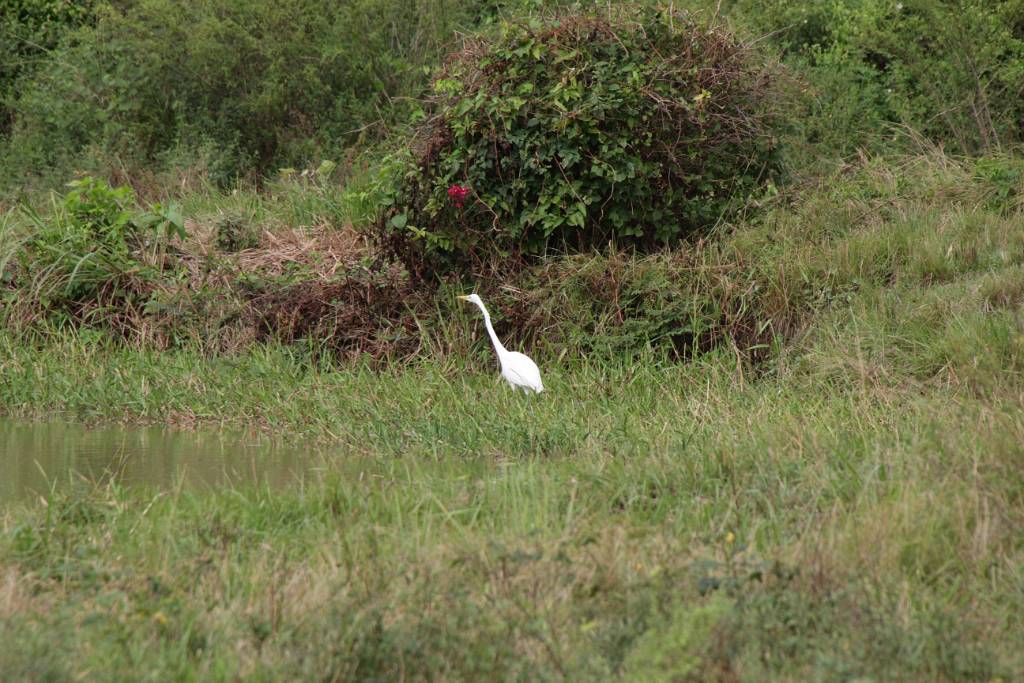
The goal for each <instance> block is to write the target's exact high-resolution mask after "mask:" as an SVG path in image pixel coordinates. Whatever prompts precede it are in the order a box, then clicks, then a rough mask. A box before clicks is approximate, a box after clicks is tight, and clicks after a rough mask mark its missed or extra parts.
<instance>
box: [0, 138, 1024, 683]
mask: <svg viewBox="0 0 1024 683" xmlns="http://www.w3.org/2000/svg"><path fill="white" fill-rule="evenodd" d="M979 177H980V176H979ZM1015 196H1016V195H1015V194H1014V193H1013V192H1000V191H998V187H997V186H996V185H993V184H992V183H991V182H989V181H986V180H983V179H981V180H979V179H978V178H976V177H975V173H974V171H973V170H972V166H971V165H970V164H966V163H958V162H953V161H950V160H944V159H942V158H931V159H922V158H917V159H913V160H905V161H904V162H903V163H901V164H895V163H893V162H892V161H891V160H890V162H889V163H886V164H882V163H877V164H869V165H868V166H867V167H866V168H863V169H861V170H859V171H856V172H853V173H852V174H851V175H848V176H847V177H843V178H839V179H836V180H833V181H831V182H829V183H825V184H822V185H821V186H820V187H818V188H817V189H814V190H812V191H809V192H806V193H804V194H803V195H802V196H801V197H800V198H799V199H792V198H784V199H782V200H779V204H778V205H777V206H776V207H775V208H772V209H771V210H769V211H768V212H766V213H761V214H759V216H758V217H757V218H756V219H754V220H752V221H751V222H749V223H747V224H743V225H738V226H735V228H734V229H730V230H726V231H725V232H724V233H723V235H721V236H720V239H719V241H718V242H716V243H714V244H711V243H708V244H704V245H701V246H700V247H699V248H697V247H695V248H694V249H693V251H691V252H690V253H689V254H677V255H675V256H671V255H661V256H657V257H649V258H647V259H636V258H633V257H630V256H628V255H623V254H619V255H615V254H613V255H610V256H604V257H600V258H598V257H595V258H594V259H593V260H592V261H590V262H587V263H579V262H576V263H574V262H573V261H572V260H567V261H562V262H551V263H547V264H545V265H544V266H543V270H542V271H540V272H538V273H534V275H532V276H531V277H536V278H537V282H539V283H543V286H544V287H546V289H544V290H541V289H540V287H541V286H542V285H541V284H538V285H536V286H535V287H530V288H527V287H524V288H522V289H520V290H518V291H510V290H502V291H505V294H503V295H502V294H501V293H500V291H499V293H498V296H497V298H496V299H495V302H496V304H495V306H494V308H495V309H496V310H497V311H498V312H502V311H504V312H505V313H506V314H507V316H506V319H505V320H504V321H500V322H502V324H503V325H505V327H504V330H505V331H513V330H515V329H535V330H537V334H536V336H530V335H529V334H521V335H520V336H518V337H517V336H513V337H512V339H513V341H512V342H510V343H512V344H513V345H516V346H519V345H522V346H521V348H524V350H528V351H530V352H531V353H533V354H534V355H536V357H538V358H539V359H540V366H541V371H542V373H543V374H544V380H545V386H546V387H547V391H545V393H543V394H541V395H539V396H532V397H528V398H527V397H524V396H521V395H515V394H513V393H512V392H510V391H508V388H507V387H506V386H504V385H503V384H502V382H501V380H500V378H499V377H498V376H497V372H496V367H495V362H494V359H493V357H492V355H491V351H490V349H489V347H488V346H487V342H486V338H484V337H483V336H482V335H481V333H480V330H479V321H477V320H476V319H475V318H474V317H472V316H471V315H470V314H469V313H467V312H466V311H465V310H462V309H457V308H454V307H449V306H448V304H447V303H446V302H445V301H444V300H443V299H439V300H438V301H436V302H435V305H436V307H437V311H438V316H437V317H438V318H439V319H440V318H444V319H445V320H446V322H445V323H444V325H442V326H438V327H434V328H425V329H424V330H423V332H422V334H423V342H422V347H421V349H420V351H419V352H418V354H417V355H416V356H415V357H414V358H413V359H412V360H410V361H409V362H406V363H403V364H394V365H390V366H387V367H384V368H381V367H379V366H378V365H375V364H373V365H371V364H370V363H369V362H368V361H367V362H361V361H358V360H356V361H351V360H350V361H347V362H339V361H337V360H333V359H332V357H331V356H330V355H324V354H320V353H317V352H316V350H315V348H312V347H310V346H304V345H303V344H296V345H290V346H283V345H280V344H273V343H271V344H251V345H248V346H246V347H244V348H243V349H240V350H239V351H238V352H236V353H234V354H228V355H223V354H222V355H211V354H210V353H209V350H208V349H207V348H205V347H204V346H203V345H202V344H195V345H188V344H186V345H183V346H181V347H179V348H177V349H176V350H169V351H158V350H156V349H155V348H153V347H151V346H146V345H142V346H138V347H130V346H126V345H125V344H123V343H117V342H115V341H113V340H111V338H110V337H109V336H108V335H106V334H104V333H102V332H96V331H93V332H88V331H82V330H79V331H75V332H69V331H67V330H52V331H51V333H50V334H49V335H48V336H47V337H46V340H45V341H44V342H40V343H29V340H27V339H26V338H25V337H24V336H23V335H19V334H15V333H11V332H4V333H2V334H0V410H2V411H3V412H4V413H6V414H9V415H17V416H24V417H42V416H63V417H65V418H73V419H78V420H85V421H96V420H102V421H108V420H126V421H139V420H141V421H153V422H172V423H177V424H181V425H185V426H188V425H192V424H196V423H212V424H224V425H232V426H243V427H246V428H253V429H260V430H263V431H266V432H269V433H272V434H276V435H278V436H279V437H281V438H287V439H289V440H292V441H293V442H295V443H304V444H308V447H309V448H310V449H311V450H313V451H315V455H314V456H313V457H314V459H315V461H316V462H317V463H318V467H317V469H316V472H318V474H316V473H315V474H313V475H311V476H310V477H309V478H307V479H306V480H305V482H304V483H302V484H301V485H299V484H296V485H295V486H293V487H290V488H287V489H285V490H280V491H270V490H267V489H261V488H255V489H254V488H244V487H240V488H230V489H227V490H223V491H219V492H216V493H213V494H197V493H191V492H188V491H186V490H177V489H175V490H169V491H146V490H139V489H132V490H127V489H122V488H119V487H118V486H116V485H108V486H105V487H98V488H96V489H95V490H87V491H84V492H83V491H78V492H73V493H63V494H60V493H55V494H54V495H51V496H48V497H47V498H46V500H45V501H44V502H36V503H26V504H22V505H19V506H17V507H14V508H11V509H8V510H6V511H5V512H3V513H2V516H0V672H2V673H3V674H4V676H3V677H4V678H9V679H28V680H33V679H35V680H61V679H64V678H71V677H80V676H85V677H91V678H98V679H102V680H106V679H110V680H118V679H123V678H125V677H137V675H138V672H140V671H144V672H147V674H150V675H152V676H153V677H154V678H156V679H168V678H171V679H188V678H200V679H209V680H220V679H229V678H230V679H233V678H236V677H250V678H257V679H265V680H286V679H295V678H321V679H324V680H348V679H358V680H394V679H416V680H480V679H498V680H520V679H529V680H549V679H550V680H566V679H568V680H608V679H613V680H614V679H620V680H630V681H633V680H641V681H643V680H651V681H660V680H719V681H736V680H750V681H754V680H777V681H798V680H799V681H806V680H821V681H826V680H837V679H842V680H857V679H860V680H878V681H888V680H891V681H992V680H1000V679H1002V680H1004V681H1009V680H1014V679H1015V678H1016V677H1020V676H1022V675H1024V659H1022V657H1021V654H1020V653H1021V652H1024V623H1022V618H1021V615H1022V614H1024V573H1022V571H1021V567H1022V566H1024V562H1022V561H1024V557H1022V555H1021V544H1020V534H1019V529H1020V528H1022V525H1024V506H1022V500H1021V495H1020V492H1021V491H1022V490H1024V468H1022V467H1021V464H1022V462H1024V446H1022V444H1024V418H1022V415H1024V411H1022V407H1024V406H1022V403H1024V374H1022V371H1024V318H1022V317H1021V315H1020V304H1021V302H1022V300H1024V294H1022V293H1024V228H1022V225H1024V224H1022V223H1021V221H1020V213H1019V209H1018V207H1017V204H1016V203H1015V202H1016V200H1015V199H1014V197H1015ZM602 259H603V260H602ZM609 264H611V265H609ZM587 268H591V269H594V270H595V271H596V272H608V271H609V269H612V270H611V272H613V273H615V274H621V273H632V275H630V276H629V278H628V279H630V281H633V282H641V283H642V282H646V283H648V285H650V283H651V282H653V283H654V285H650V286H649V287H648V285H644V286H645V287H648V289H647V290H643V288H640V289H638V290H637V291H646V292H648V294H647V295H645V296H648V295H649V293H650V292H651V291H654V292H655V293H658V292H660V293H661V294H659V295H658V296H659V297H661V298H658V297H654V298H653V299H651V298H644V297H642V296H641V297H640V298H639V300H638V302H636V303H635V305H631V306H632V307H630V306H627V305H625V302H624V299H622V298H621V297H620V298H619V299H618V302H619V305H621V308H620V309H619V310H620V311H621V312H622V316H623V317H622V319H619V317H618V316H617V315H616V314H615V309H614V308H611V309H608V311H610V313H609V315H608V317H606V318H600V319H598V318H595V317H593V316H591V317H589V318H588V317H587V315H586V314H585V313H584V311H585V309H583V308H581V305H582V302H585V301H586V300H587V299H586V297H584V296H582V295H581V294H580V293H579V288H580V287H583V286H585V284H581V283H586V281H587V276H586V269H587ZM581 272H582V273H583V275H580V273H581ZM667 274H668V275H667ZM669 275H671V277H669ZM684 275H685V276H686V277H685V278H684V277H683V276H684ZM673 277H674V278H676V280H677V285H676V289H675V290H674V291H675V294H673V295H672V296H675V297H681V298H683V299H684V300H687V302H688V303H689V299H688V298H692V299H693V300H697V301H709V302H730V301H731V302H740V303H742V306H741V307H739V308H733V309H729V308H723V310H726V311H729V310H742V311H747V312H748V313H751V315H752V317H750V318H749V319H750V320H755V321H758V320H759V321H762V322H763V321H765V320H767V321H768V324H766V325H765V328H764V329H765V333H764V334H765V335H766V336H765V338H764V339H765V340H766V341H764V342H763V343H765V344H766V345H767V347H768V348H767V349H766V350H762V351H760V352H758V353H753V352H751V350H750V347H749V346H745V345H744V339H745V338H744V337H743V336H742V335H741V334H738V333H737V332H742V331H743V330H744V329H746V327H744V326H742V325H740V326H736V325H733V326H730V323H729V320H730V319H729V318H727V319H726V320H725V322H720V323H719V324H720V325H721V327H720V332H721V334H720V335H719V336H718V337H717V338H716V339H717V340H718V341H717V342H716V343H713V344H710V345H707V346H706V347H703V346H700V345H698V348H697V351H698V352H697V353H696V354H692V355H690V356H689V357H688V360H687V361H686V362H679V361H672V360H670V358H671V354H666V353H664V352H663V349H659V347H657V346H656V345H652V346H651V348H650V349H649V350H642V349H641V350H639V351H636V352H635V353H633V354H632V355H631V356H629V355H616V354H613V353H608V352H607V351H605V352H599V350H598V351H595V352H592V353H583V351H582V350H583V349H585V348H587V347H585V346H584V345H583V344H582V343H574V342H573V340H578V339H585V338H587V337H588V335H599V334H611V333H615V332H616V331H618V332H621V331H622V330H633V331H636V330H637V328H636V327H635V325H639V324H641V323H642V322H643V321H650V320H657V318H656V317H651V316H650V315H648V316H647V317H646V318H645V317H640V316H639V313H638V312H640V311H643V309H644V306H648V307H650V302H651V301H654V302H655V303H657V304H658V305H660V306H664V307H666V308H665V310H672V309H671V306H670V304H671V302H672V301H673V298H672V296H669V295H668V294H666V293H665V292H666V290H664V289H663V288H662V286H663V282H664V281H665V280H666V279H668V280H671V279H672V278H673ZM659 283H662V284H659ZM541 291H546V292H548V293H549V296H550V298H551V299H552V300H553V301H555V302H557V303H556V304H554V305H551V307H550V308H549V309H546V310H543V311H541V313H540V314H539V316H540V317H539V318H538V319H537V320H539V321H540V322H537V320H535V321H534V323H533V324H534V326H535V327H533V328H516V327H515V326H514V325H513V323H514V319H515V315H516V313H515V311H516V306H519V305H521V304H522V302H524V301H526V302H529V301H543V297H541V296H540V292H541ZM622 291H623V292H628V291H629V290H628V289H623V290H622ZM637 296H639V295H637ZM601 310H604V309H601ZM648 313H649V311H648ZM631 315H633V316H634V320H637V321H640V322H635V323H633V324H634V327H629V325H628V324H627V323H629V320H630V319H631V318H630V316H631ZM599 320H603V321H604V322H603V323H600V322H598V321H599ZM783 321H785V322H786V324H785V325H783V324H782V322H783ZM601 325H604V326H603V327H602V326H601ZM637 334H640V332H637ZM644 334H646V332H644ZM466 337H475V341H473V342H472V343H470V344H468V345H466V342H465V341H462V339H464V338H466ZM542 339H548V340H552V341H549V343H548V345H546V346H545V345H542V344H540V340H542ZM558 340H564V341H563V342H559V341H558ZM747 343H752V345H753V346H757V345H758V344H760V343H762V342H761V341H759V340H758V338H756V337H754V338H751V339H748V340H747ZM460 344H461V345H462V346H460Z"/></svg>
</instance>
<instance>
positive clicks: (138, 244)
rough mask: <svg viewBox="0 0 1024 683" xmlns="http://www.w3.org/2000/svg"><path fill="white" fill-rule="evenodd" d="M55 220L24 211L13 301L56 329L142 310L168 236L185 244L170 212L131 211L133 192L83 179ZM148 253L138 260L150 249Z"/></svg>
mask: <svg viewBox="0 0 1024 683" xmlns="http://www.w3.org/2000/svg"><path fill="white" fill-rule="evenodd" d="M70 187H71V191H70V192H68V193H67V195H66V196H65V197H64V198H63V201H62V203H61V205H60V206H59V207H58V209H57V211H55V212H54V214H53V215H52V216H48V217H46V218H44V217H42V216H40V215H39V214H36V213H34V212H31V211H30V210H28V209H26V211H29V218H30V220H29V224H30V229H31V231H32V232H31V233H30V234H29V235H28V237H27V238H26V239H25V240H24V242H23V244H22V246H21V247H20V248H19V249H18V252H17V260H18V272H17V275H16V277H17V280H18V282H17V283H16V284H17V285H18V291H16V292H15V293H16V294H17V295H18V296H17V298H18V299H19V300H20V301H19V304H20V305H21V306H22V307H23V309H26V310H32V311H33V312H34V313H40V312H41V313H45V314H57V316H58V322H62V321H65V320H74V321H78V320H82V319H84V318H85V317H87V316H88V315H89V314H90V313H93V312H94V311H95V309H96V308H97V307H102V306H104V305H107V304H109V305H111V309H112V312H113V314H114V315H115V316H117V315H121V314H123V313H126V312H130V310H129V311H125V310H117V309H132V308H133V307H135V306H138V305H141V304H143V303H144V300H145V296H146V294H148V289H149V287H147V286H146V285H147V284H148V283H149V282H152V281H153V280H155V279H156V278H157V277H158V276H159V274H160V270H161V269H162V266H163V264H164V260H165V259H163V258H162V256H163V254H162V252H163V247H164V246H165V243H164V242H163V240H162V239H148V238H149V237H156V238H166V237H169V236H170V235H171V234H177V235H178V236H180V237H183V236H184V222H183V220H182V218H181V216H180V214H179V213H178V212H177V211H176V210H175V209H174V208H173V207H170V206H168V207H163V206H161V205H159V204H157V205H154V206H153V207H152V210H151V211H149V212H143V211H139V210H138V209H137V208H135V205H134V196H133V193H132V191H131V189H130V188H127V187H117V188H112V187H110V186H109V185H107V183H105V182H104V181H102V180H97V179H95V178H91V177H86V178H83V179H81V180H77V181H74V182H72V183H71V184H70ZM150 245H152V246H153V249H151V250H150V252H149V253H143V252H144V251H145V249H146V247H147V246H150Z"/></svg>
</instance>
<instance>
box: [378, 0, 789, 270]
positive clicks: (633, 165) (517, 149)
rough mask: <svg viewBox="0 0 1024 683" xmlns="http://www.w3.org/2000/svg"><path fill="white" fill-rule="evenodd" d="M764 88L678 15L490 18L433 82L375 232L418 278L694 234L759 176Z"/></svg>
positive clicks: (750, 61) (721, 35) (722, 44)
mask: <svg viewBox="0 0 1024 683" xmlns="http://www.w3.org/2000/svg"><path fill="white" fill-rule="evenodd" d="M769 84H770V81H769V78H768V74H767V73H766V71H765V68H764V67H763V66H762V65H761V64H760V63H759V62H758V61H757V60H756V59H755V58H754V57H753V55H752V54H751V53H750V52H749V51H748V50H747V49H745V48H744V46H743V45H741V44H740V43H738V42H737V41H736V40H735V39H734V38H733V37H732V36H731V35H730V34H728V33H727V32H725V31H724V30H723V29H722V28H720V27H712V26H707V25H704V24H701V23H698V22H697V21H695V20H693V19H691V18H688V17H686V16H672V15H669V14H663V13H656V12H654V11H650V10H643V9H627V10H623V11H621V12H619V13H616V14H615V15H612V16H609V15H601V16H600V17H598V16H581V15H576V16H568V17H565V18H562V19H560V20H548V21H540V20H533V21H530V22H515V23H504V24H502V25H501V27H500V31H499V32H497V34H496V35H494V36H493V37H488V38H474V39H470V40H468V41H467V42H466V44H465V45H464V47H463V49H462V50H461V51H460V52H459V53H457V54H455V55H454V56H453V57H451V58H450V59H449V60H448V61H447V63H446V65H445V67H444V69H443V70H442V72H441V73H440V75H439V77H438V78H437V79H436V80H435V81H434V85H433V96H432V98H431V101H430V111H429V114H428V118H427V119H426V121H425V122H424V123H423V124H422V125H420V126H419V128H418V130H417V136H416V140H415V141H414V143H413V150H414V151H413V154H411V155H409V156H407V157H405V158H404V159H401V160H399V163H398V166H397V173H398V175H399V176H400V177H399V179H398V180H397V185H398V186H397V189H396V190H395V192H394V193H393V195H392V196H391V197H389V198H387V200H386V201H388V202H391V203H392V204H393V206H392V207H391V208H390V209H389V210H388V211H386V212H385V213H384V215H383V217H382V218H381V220H380V226H379V227H380V231H381V233H382V234H383V235H384V236H385V240H386V241H387V242H388V244H389V245H390V246H391V248H392V249H393V250H394V251H395V252H396V253H397V254H398V255H399V256H400V257H401V258H402V259H403V260H404V261H405V262H406V264H407V265H408V266H410V267H411V268H412V269H413V270H414V271H416V272H420V273H423V272H428V271H436V270H439V271H445V270H450V269H452V268H457V267H460V266H466V265H469V264H472V263H474V262H479V260H481V259H488V258H490V257H497V258H500V259H508V258H513V259H515V258H518V257H520V256H531V255H539V254H543V253H545V252H548V251H551V250H567V249H568V250H580V249H586V248H588V247H590V246H593V245H600V244H604V243H606V242H607V241H609V240H615V241H617V242H621V243H632V244H635V245H639V246H643V247H653V246H655V245H659V244H667V243H671V242H674V241H677V240H679V239H680V238H684V237H686V236H688V235H691V234H693V233H695V232H703V231H706V230H707V229H708V228H710V227H711V226H712V225H714V224H715V222H716V221H718V220H719V219H720V218H721V217H722V216H723V215H724V214H727V213H728V212H729V211H731V210H733V209H735V208H736V207H738V206H741V205H742V204H743V203H744V201H745V200H746V198H747V195H748V194H749V193H750V192H752V191H754V190H755V189H756V188H757V186H758V185H759V183H761V182H762V181H763V180H765V179H766V178H767V177H768V176H769V175H770V172H771V170H772V168H773V160H774V154H773V149H772V140H771V137H770V135H769V132H768V109H767V106H766V105H767V100H769V99H770V98H771V92H770V89H769ZM467 190H468V194H467V195H466V196H465V198H462V197H461V196H460V195H459V193H465V192H466V191H467ZM460 205H461V206H460Z"/></svg>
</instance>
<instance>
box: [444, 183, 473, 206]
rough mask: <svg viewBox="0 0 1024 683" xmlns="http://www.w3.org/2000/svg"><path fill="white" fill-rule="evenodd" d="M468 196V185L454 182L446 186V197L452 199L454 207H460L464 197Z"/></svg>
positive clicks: (464, 199) (464, 201) (464, 200)
mask: <svg viewBox="0 0 1024 683" xmlns="http://www.w3.org/2000/svg"><path fill="white" fill-rule="evenodd" d="M468 196H469V188H468V187H464V186H462V185H459V184H457V183H456V184H455V185H452V186H451V187H449V188H448V199H450V200H452V204H454V205H455V206H456V208H459V209H461V208H462V205H463V204H465V203H466V197H468Z"/></svg>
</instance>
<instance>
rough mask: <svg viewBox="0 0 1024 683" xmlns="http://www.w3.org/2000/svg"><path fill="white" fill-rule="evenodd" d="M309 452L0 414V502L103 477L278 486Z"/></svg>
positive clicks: (304, 463)
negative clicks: (33, 419) (31, 419)
mask: <svg viewBox="0 0 1024 683" xmlns="http://www.w3.org/2000/svg"><path fill="white" fill-rule="evenodd" d="M314 455H315V452H314V451H313V450H312V449H303V448H300V447H297V446H294V445H291V446H285V445H282V444H279V443H274V442H272V441H271V440H269V439H266V438H261V437H257V436H253V435H246V434H241V433H233V432H227V431H220V430H207V431H183V430H172V429H167V428H164V427H131V428H125V427H118V426H104V427H85V426H82V425H77V424H68V423H63V422H20V421H16V420H7V419H4V418H0V506H3V505H5V504H8V503H11V502H13V501H18V500H26V499H30V498H38V497H39V496H41V495H48V494H49V492H51V491H54V490H62V489H65V490H66V489H68V488H70V487H74V486H83V485H87V484H91V483H100V484H103V483H106V482H109V481H116V482H118V483H120V484H124V485H132V484H142V485H148V486H152V487H157V488H164V489H166V488H170V487H174V486H179V485H180V486H183V487H186V488H211V487H216V486H225V485H235V486H240V485H252V484H256V485H267V486H270V487H272V488H274V487H281V486H285V485H287V484H289V483H293V482H296V481H298V480H299V479H300V478H301V477H302V476H303V475H304V474H306V473H309V472H310V471H311V470H313V469H314V468H315V467H316V466H317V465H318V464H320V463H321V462H322V460H320V459H319V458H316V457H314Z"/></svg>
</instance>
